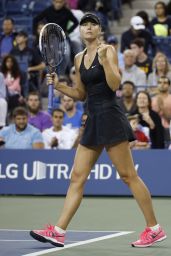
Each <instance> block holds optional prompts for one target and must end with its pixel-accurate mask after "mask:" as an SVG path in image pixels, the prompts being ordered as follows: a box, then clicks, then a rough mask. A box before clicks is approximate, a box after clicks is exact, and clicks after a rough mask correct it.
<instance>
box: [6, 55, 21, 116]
mask: <svg viewBox="0 0 171 256" xmlns="http://www.w3.org/2000/svg"><path fill="white" fill-rule="evenodd" d="M1 71H2V73H3V74H4V77H5V84H6V87H7V91H8V109H9V110H10V111H11V110H13V109H14V108H15V107H17V106H19V105H20V104H22V103H23V102H24V99H23V97H22V96H21V85H20V80H21V74H20V70H19V66H18V63H17V61H16V59H15V57H14V56H12V55H6V56H5V57H4V59H3V61H2V66H1Z"/></svg>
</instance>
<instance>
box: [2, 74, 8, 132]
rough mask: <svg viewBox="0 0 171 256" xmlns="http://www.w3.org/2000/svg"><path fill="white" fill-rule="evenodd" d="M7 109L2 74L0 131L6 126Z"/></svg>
mask: <svg viewBox="0 0 171 256" xmlns="http://www.w3.org/2000/svg"><path fill="white" fill-rule="evenodd" d="M7 108H8V106H7V101H6V86H5V80H4V76H3V74H2V73H0V129H1V128H2V127H3V126H5V124H6V118H7Z"/></svg>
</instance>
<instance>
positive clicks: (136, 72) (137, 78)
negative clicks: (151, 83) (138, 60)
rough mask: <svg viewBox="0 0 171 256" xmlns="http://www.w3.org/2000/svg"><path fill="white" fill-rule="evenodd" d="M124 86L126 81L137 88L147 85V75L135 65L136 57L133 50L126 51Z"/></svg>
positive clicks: (123, 74) (123, 72)
mask: <svg viewBox="0 0 171 256" xmlns="http://www.w3.org/2000/svg"><path fill="white" fill-rule="evenodd" d="M121 72H122V80H121V83H122V84H123V83H124V82H125V81H131V82H133V83H134V84H135V86H145V85H146V75H145V72H144V71H142V70H141V69H140V68H139V67H137V65H135V55H134V52H133V50H125V51H124V68H123V69H121Z"/></svg>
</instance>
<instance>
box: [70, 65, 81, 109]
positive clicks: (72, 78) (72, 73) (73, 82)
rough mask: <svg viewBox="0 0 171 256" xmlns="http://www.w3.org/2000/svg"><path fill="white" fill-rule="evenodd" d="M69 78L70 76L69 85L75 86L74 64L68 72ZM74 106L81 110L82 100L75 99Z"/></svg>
mask: <svg viewBox="0 0 171 256" xmlns="http://www.w3.org/2000/svg"><path fill="white" fill-rule="evenodd" d="M69 78H70V81H71V83H70V85H71V86H72V87H75V86H76V72H75V66H73V67H72V68H71V69H70V72H69ZM76 108H77V109H78V110H80V111H81V112H83V110H84V106H83V102H82V101H77V102H76Z"/></svg>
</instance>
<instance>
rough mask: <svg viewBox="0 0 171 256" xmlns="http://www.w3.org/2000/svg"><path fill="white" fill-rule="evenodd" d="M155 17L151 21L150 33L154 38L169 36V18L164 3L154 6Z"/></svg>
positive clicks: (170, 21) (170, 20)
mask: <svg viewBox="0 0 171 256" xmlns="http://www.w3.org/2000/svg"><path fill="white" fill-rule="evenodd" d="M154 8H155V12H156V17H155V18H153V19H152V21H151V23H150V25H151V31H152V33H153V35H154V36H163V37H166V36H170V35H171V17H170V16H168V15H167V6H166V4H165V3H164V2H162V1H159V2H157V3H156V4H155V6H154Z"/></svg>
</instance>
